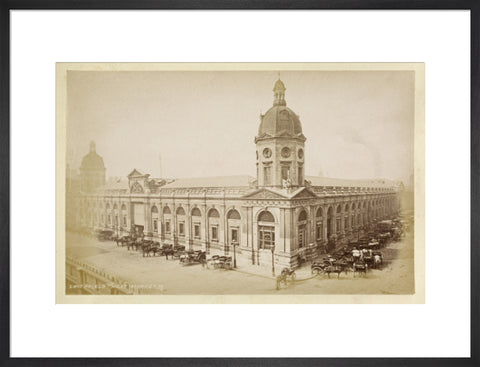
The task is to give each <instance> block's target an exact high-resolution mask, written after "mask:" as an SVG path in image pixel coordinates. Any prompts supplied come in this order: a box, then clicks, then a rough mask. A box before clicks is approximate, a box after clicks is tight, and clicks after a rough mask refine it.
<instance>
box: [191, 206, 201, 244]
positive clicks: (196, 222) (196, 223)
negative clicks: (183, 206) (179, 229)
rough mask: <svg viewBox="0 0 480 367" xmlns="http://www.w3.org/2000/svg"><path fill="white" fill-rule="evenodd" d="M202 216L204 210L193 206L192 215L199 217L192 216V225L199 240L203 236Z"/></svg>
mask: <svg viewBox="0 0 480 367" xmlns="http://www.w3.org/2000/svg"><path fill="white" fill-rule="evenodd" d="M201 216H202V212H201V211H200V209H198V208H193V209H192V217H197V218H192V226H193V237H194V238H195V239H197V240H199V239H200V238H201V230H200V228H201V227H200V224H201V223H200V218H199V217H201Z"/></svg>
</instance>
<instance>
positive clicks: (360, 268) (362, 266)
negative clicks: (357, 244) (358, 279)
mask: <svg viewBox="0 0 480 367" xmlns="http://www.w3.org/2000/svg"><path fill="white" fill-rule="evenodd" d="M367 269H368V265H367V264H366V263H364V262H355V263H353V277H354V278H355V273H363V275H364V276H365V277H366V276H367Z"/></svg>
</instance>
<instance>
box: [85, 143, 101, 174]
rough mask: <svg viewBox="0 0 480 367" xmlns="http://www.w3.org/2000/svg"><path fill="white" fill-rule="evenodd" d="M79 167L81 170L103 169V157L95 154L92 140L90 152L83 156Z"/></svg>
mask: <svg viewBox="0 0 480 367" xmlns="http://www.w3.org/2000/svg"><path fill="white" fill-rule="evenodd" d="M80 169H81V170H82V171H97V170H104V169H105V164H104V163H103V158H102V157H100V156H99V155H98V154H97V152H96V145H95V142H94V141H92V142H90V153H88V154H87V155H86V156H85V157H83V159H82V165H81V166H80Z"/></svg>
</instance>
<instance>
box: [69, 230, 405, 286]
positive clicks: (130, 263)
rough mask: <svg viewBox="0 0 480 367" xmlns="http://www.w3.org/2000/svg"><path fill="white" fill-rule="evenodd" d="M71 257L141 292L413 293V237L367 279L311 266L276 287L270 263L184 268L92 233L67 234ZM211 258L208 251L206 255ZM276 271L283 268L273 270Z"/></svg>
mask: <svg viewBox="0 0 480 367" xmlns="http://www.w3.org/2000/svg"><path fill="white" fill-rule="evenodd" d="M66 241H67V245H66V253H67V256H71V257H74V258H76V259H78V260H80V261H82V262H84V263H87V264H90V265H91V266H94V267H95V268H97V269H99V270H101V271H104V272H106V273H108V274H111V275H112V276H115V277H116V278H118V279H121V280H124V281H126V282H128V283H130V284H133V285H134V286H136V287H137V288H138V289H139V293H140V294H185V295H186V294H223V295H227V294H279V293H280V294H412V293H413V291H414V277H413V269H414V266H413V238H411V239H405V240H404V241H402V242H398V243H391V244H389V245H388V246H387V247H386V248H385V249H384V250H382V251H383V252H384V259H385V266H384V267H383V268H382V269H381V270H378V269H372V270H370V271H369V272H368V275H367V277H366V278H359V277H356V278H353V274H352V273H349V274H343V273H342V274H341V276H340V278H339V279H337V277H336V276H335V275H332V277H331V278H328V277H327V276H325V275H319V276H312V274H311V272H310V264H309V263H306V264H304V266H302V267H301V268H299V269H296V271H295V273H296V281H295V282H292V281H290V282H288V283H287V284H282V286H281V289H280V290H277V289H276V282H275V277H273V276H272V269H271V267H269V266H258V265H252V264H251V263H250V262H249V261H248V259H243V258H237V269H234V271H229V270H223V269H213V268H212V267H210V268H207V267H202V266H201V265H198V264H196V265H190V266H182V265H181V264H180V263H179V261H178V260H171V259H170V260H166V259H165V257H160V256H155V257H154V256H150V257H143V256H142V253H141V251H138V252H137V251H134V250H130V251H128V250H127V248H126V247H117V245H116V244H115V243H114V242H111V241H105V242H100V241H98V240H97V239H96V238H94V237H92V236H88V235H80V234H77V233H70V232H67V236H66ZM210 256H212V254H210V255H209V256H208V257H210ZM275 272H276V274H277V275H278V274H279V273H280V272H281V268H278V269H277V268H276V269H275Z"/></svg>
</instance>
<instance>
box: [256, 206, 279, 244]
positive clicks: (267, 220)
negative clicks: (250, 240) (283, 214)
mask: <svg viewBox="0 0 480 367" xmlns="http://www.w3.org/2000/svg"><path fill="white" fill-rule="evenodd" d="M258 221H259V222H260V223H259V224H258V247H259V248H260V249H272V248H274V247H275V227H274V226H273V223H274V222H275V218H274V217H273V215H272V213H270V212H268V211H266V210H264V211H263V212H261V213H260V214H259V215H258Z"/></svg>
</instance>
